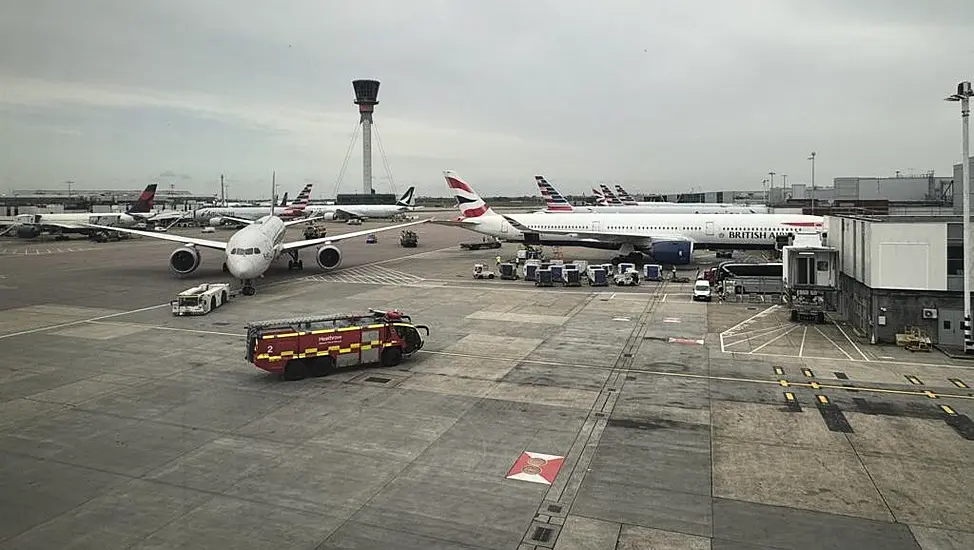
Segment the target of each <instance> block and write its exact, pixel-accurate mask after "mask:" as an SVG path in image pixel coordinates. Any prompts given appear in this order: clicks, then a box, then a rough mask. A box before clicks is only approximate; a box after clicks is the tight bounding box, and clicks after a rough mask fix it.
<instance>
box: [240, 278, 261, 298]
mask: <svg viewBox="0 0 974 550" xmlns="http://www.w3.org/2000/svg"><path fill="white" fill-rule="evenodd" d="M240 292H241V293H243V295H244V296H253V295H254V294H257V289H256V288H254V282H253V281H250V280H247V281H244V282H243V289H241V291H240Z"/></svg>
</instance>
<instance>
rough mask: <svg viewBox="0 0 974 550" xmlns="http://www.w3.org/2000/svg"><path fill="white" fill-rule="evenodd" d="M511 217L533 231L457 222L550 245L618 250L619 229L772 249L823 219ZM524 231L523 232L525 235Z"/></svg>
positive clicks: (491, 217)
mask: <svg viewBox="0 0 974 550" xmlns="http://www.w3.org/2000/svg"><path fill="white" fill-rule="evenodd" d="M510 217H511V218H513V219H514V220H516V221H517V222H518V223H521V224H523V225H525V226H527V227H530V228H531V229H533V230H536V231H530V232H524V231H521V230H519V229H517V228H515V227H513V226H511V224H510V223H508V221H507V220H505V219H504V218H503V216H500V215H499V214H496V213H493V212H491V213H488V214H486V215H483V216H478V217H476V218H468V219H466V220H465V221H461V222H460V223H459V224H458V225H460V226H461V227H466V228H467V229H470V230H471V231H476V232H478V233H483V234H485V235H490V236H493V237H497V238H499V239H502V240H509V241H515V242H527V243H531V244H542V245H549V246H584V247H588V248H599V249H610V250H617V249H619V248H620V246H621V245H620V243H621V241H620V239H619V238H617V237H609V236H608V234H611V233H613V232H614V231H615V232H622V233H625V234H626V235H632V237H628V238H627V239H628V240H630V241H638V240H639V238H640V235H644V236H645V240H646V242H647V243H648V242H649V241H650V240H652V239H659V238H661V237H665V236H667V235H671V236H672V237H673V238H684V239H689V240H691V241H692V242H693V243H694V248H701V249H711V250H717V249H737V250H741V249H751V250H760V249H768V248H774V246H775V242H776V238H777V237H778V236H782V235H787V234H789V233H794V232H797V231H798V230H800V229H802V228H821V227H822V223H823V218H822V217H820V216H806V215H801V214H620V213H609V214H598V213H585V212H580V213H579V212H573V213H565V214H560V213H551V212H539V213H533V214H510ZM545 229H552V230H557V231H570V230H573V229H577V230H578V231H579V232H585V233H600V232H605V233H607V236H606V238H605V240H601V239H599V240H598V242H594V241H593V240H592V239H588V238H586V239H584V240H583V239H580V238H578V237H575V236H572V235H563V234H555V233H545V231H544V230H545ZM525 233H527V234H525Z"/></svg>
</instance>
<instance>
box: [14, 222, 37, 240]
mask: <svg viewBox="0 0 974 550" xmlns="http://www.w3.org/2000/svg"><path fill="white" fill-rule="evenodd" d="M40 234H41V228H40V227H38V226H36V225H18V226H17V237H19V238H21V239H33V238H34V237H37V236H38V235H40Z"/></svg>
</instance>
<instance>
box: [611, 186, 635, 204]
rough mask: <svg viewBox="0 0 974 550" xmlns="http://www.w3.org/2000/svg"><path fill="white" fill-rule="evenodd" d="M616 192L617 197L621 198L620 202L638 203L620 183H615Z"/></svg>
mask: <svg viewBox="0 0 974 550" xmlns="http://www.w3.org/2000/svg"><path fill="white" fill-rule="evenodd" d="M616 192H617V193H619V198H620V199H622V204H625V205H626V206H636V205H637V204H639V203H638V202H636V199H634V198H632V195H630V194H629V193H627V192H626V190H625V189H623V188H622V186H621V185H616Z"/></svg>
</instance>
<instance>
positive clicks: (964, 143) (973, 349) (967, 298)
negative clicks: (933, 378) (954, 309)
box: [944, 81, 974, 354]
mask: <svg viewBox="0 0 974 550" xmlns="http://www.w3.org/2000/svg"><path fill="white" fill-rule="evenodd" d="M971 96H974V91H972V90H971V83H970V82H967V81H964V82H961V83H960V84H958V85H957V93H955V94H952V95H950V96H948V97H946V98H944V99H945V101H959V102H960V118H961V149H962V150H963V151H962V153H961V154H962V155H963V156H962V157H961V163H960V173H961V179H962V180H963V189H964V190H963V193H964V198H963V199H962V200H963V201H964V353H965V354H971V353H974V337H972V335H971V173H970V172H971V170H970V168H971V141H970V127H969V120H970V118H971Z"/></svg>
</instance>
